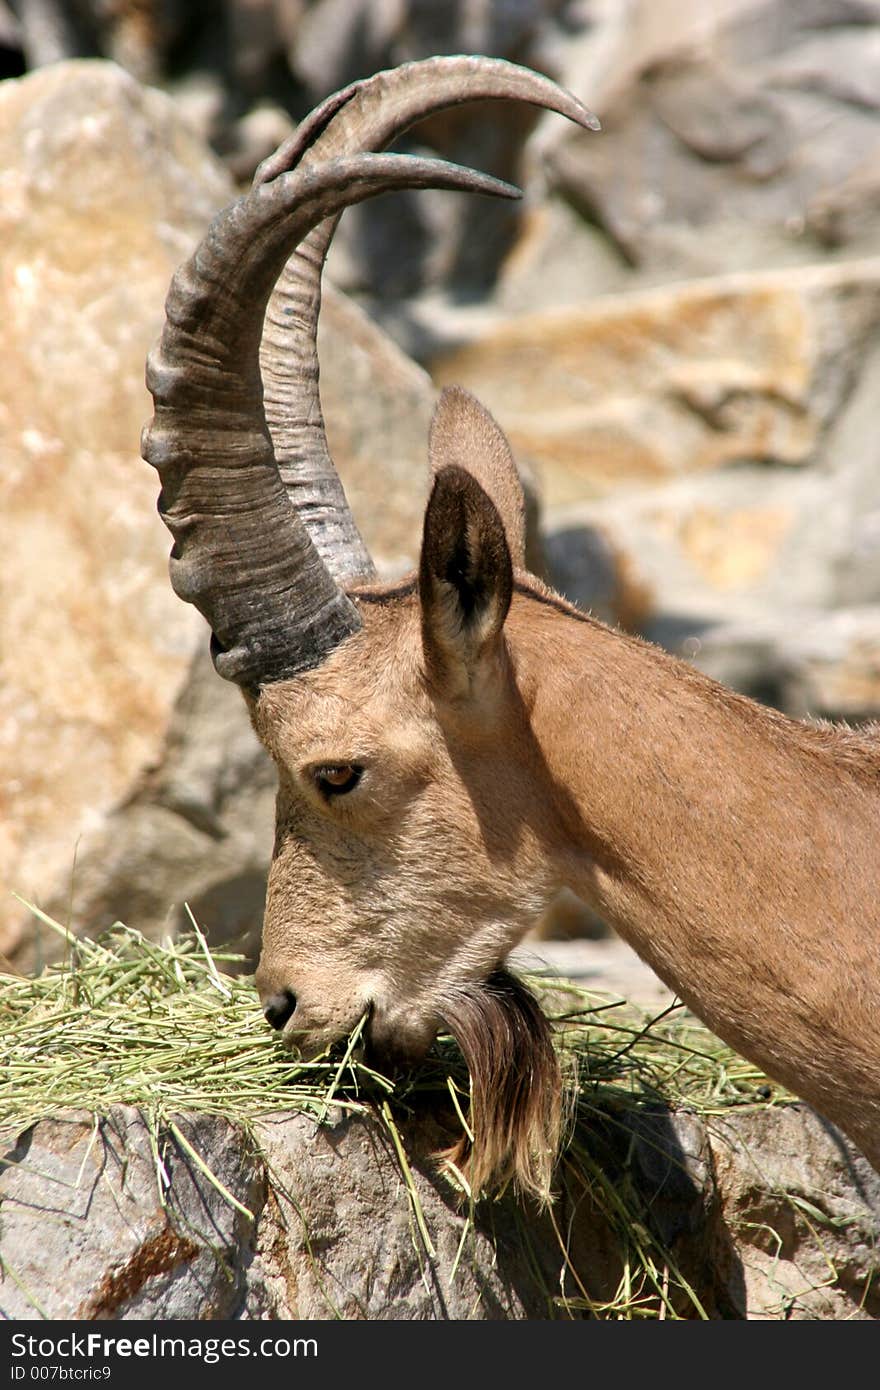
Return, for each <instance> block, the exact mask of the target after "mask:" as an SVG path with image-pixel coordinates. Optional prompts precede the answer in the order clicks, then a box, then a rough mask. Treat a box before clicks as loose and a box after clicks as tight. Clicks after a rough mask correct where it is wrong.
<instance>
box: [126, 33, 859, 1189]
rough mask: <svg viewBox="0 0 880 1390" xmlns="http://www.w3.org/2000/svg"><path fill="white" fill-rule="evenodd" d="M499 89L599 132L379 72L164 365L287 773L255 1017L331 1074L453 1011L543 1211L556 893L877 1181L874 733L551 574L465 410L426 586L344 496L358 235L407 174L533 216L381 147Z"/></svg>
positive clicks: (247, 219)
mask: <svg viewBox="0 0 880 1390" xmlns="http://www.w3.org/2000/svg"><path fill="white" fill-rule="evenodd" d="M485 98H512V99H516V100H523V101H528V102H532V103H534V104H537V105H539V106H543V107H547V108H550V109H552V110H554V111H557V112H560V113H562V114H564V115H565V116H567V117H569V118H570V119H572V120H573V121H576V122H578V123H579V124H580V125H581V126H584V127H586V128H588V129H596V128H598V122H597V121H596V120H595V118H594V117H592V116H591V115H590V113H589V112H588V111H587V110H586V109H585V108H584V107H583V106H582V105H581V104H580V103H579V102H578V101H577V100H576V99H575V98H574V97H572V96H571V95H570V94H568V93H566V92H563V91H562V90H561V89H560V88H558V87H557V86H556V85H555V84H554V83H552V82H550V81H549V80H548V79H546V78H544V77H541V76H538V75H537V74H535V73H532V72H529V71H528V70H526V69H523V68H518V67H516V66H513V65H510V64H507V63H503V62H500V61H495V60H490V59H486V58H471V57H455V58H437V59H431V60H429V61H426V62H420V63H414V64H409V65H406V66H404V67H401V68H398V69H395V70H393V71H390V72H385V73H380V74H379V75H377V76H375V77H373V78H371V79H369V80H367V81H363V82H357V83H355V84H354V85H353V86H351V87H348V88H346V89H345V90H344V91H342V92H340V93H338V94H337V95H335V96H332V97H330V98H329V99H328V100H327V101H326V102H324V103H323V104H322V105H321V106H320V107H318V108H317V109H316V110H315V111H314V112H313V113H312V114H311V115H310V116H309V117H308V118H307V119H306V120H305V121H303V122H302V124H301V125H300V126H299V128H298V129H297V131H296V133H295V135H294V136H293V137H291V139H290V140H289V141H288V142H287V143H286V144H284V145H283V146H282V147H281V148H280V149H279V150H278V151H277V153H276V154H275V155H274V156H272V157H271V158H270V159H269V160H267V161H266V163H265V164H264V165H263V166H261V168H260V169H259V170H258V172H257V176H256V179H255V182H254V187H253V189H252V191H251V192H250V193H249V194H248V195H247V196H246V197H243V198H242V199H240V200H239V201H237V202H236V203H234V204H233V205H232V206H231V207H230V208H228V209H227V210H226V211H225V212H223V213H221V214H220V215H219V216H218V217H217V218H216V219H215V221H214V223H213V224H212V226H211V228H210V229H209V231H208V233H207V235H206V237H205V239H204V241H203V242H202V243H201V245H200V246H199V248H198V250H197V251H196V252H195V255H194V256H193V257H192V259H191V260H190V261H189V262H188V263H187V264H186V265H185V266H183V268H182V269H180V270H179V271H178V272H177V274H176V275H175V277H174V280H173V282H172V286H171V290H170V293H169V297H168V301H167V322H166V326H165V329H164V332H163V336H162V338H161V341H160V343H159V345H158V346H157V348H156V349H155V350H154V351H153V352H152V354H151V356H150V359H149V363H148V384H149V387H150V389H151V391H152V393H153V396H154V399H155V416H154V419H153V421H152V423H151V425H150V426H149V427H148V429H147V431H146V433H145V437H144V456H145V458H147V459H148V460H149V462H150V463H152V464H154V465H155V467H156V468H157V469H158V470H159V472H160V474H161V481H162V491H161V496H160V500H159V508H160V511H161V514H162V516H163V518H164V520H165V522H166V523H167V525H168V526H169V528H170V530H171V531H172V533H173V536H174V546H173V550H172V558H171V579H172V583H173V586H174V588H175V590H176V592H177V593H178V594H179V595H180V597H181V598H183V599H186V600H187V601H189V602H191V603H194V604H196V605H197V607H198V608H199V609H200V611H201V612H202V614H203V615H204V616H205V618H206V619H207V621H208V623H209V624H210V627H211V629H212V634H213V635H212V652H213V657H214V662H215V665H216V668H217V670H218V672H219V673H220V675H221V676H224V677H226V678H227V679H228V680H231V681H235V682H236V683H237V684H238V685H239V686H240V688H241V690H242V692H243V694H244V698H245V700H246V701H247V704H248V708H249V710H250V714H251V718H252V720H253V724H254V727H255V729H256V731H257V734H258V735H259V737H260V739H261V740H262V741H263V743H264V744H265V746H266V748H267V749H268V750H269V752H270V753H271V755H272V757H273V759H274V761H275V763H276V765H277V769H278V777H279V788H278V800H277V824H276V835H275V846H274V854H273V859H272V865H271V869H270V873H269V881H268V892H267V902H266V911H265V923H264V930H263V941H262V954H261V959H260V963H259V968H258V972H257V984H258V988H259V990H260V994H261V997H262V1000H263V1005H264V1010H265V1015H266V1018H267V1019H268V1021H269V1023H270V1024H272V1026H273V1027H275V1028H279V1029H281V1028H283V1030H284V1034H285V1037H287V1038H290V1039H291V1040H292V1041H293V1042H295V1043H296V1044H298V1045H299V1046H300V1048H301V1049H302V1051H303V1053H304V1055H306V1056H310V1055H314V1054H315V1053H316V1052H317V1051H318V1050H320V1049H323V1048H325V1047H326V1046H328V1045H329V1044H331V1043H333V1042H334V1041H335V1040H338V1039H340V1038H342V1037H344V1036H346V1035H347V1034H348V1033H349V1032H350V1030H351V1029H352V1028H353V1026H354V1025H355V1024H356V1023H357V1022H358V1020H359V1019H361V1018H362V1017H363V1016H364V1015H365V1014H368V1016H369V1020H368V1023H367V1025H366V1036H367V1037H368V1039H369V1046H370V1047H371V1048H372V1050H373V1052H374V1053H375V1055H376V1056H377V1057H378V1058H379V1059H380V1060H384V1061H386V1062H389V1063H390V1062H392V1061H397V1062H406V1063H414V1062H417V1061H418V1060H419V1059H420V1058H421V1057H422V1056H423V1055H424V1053H425V1052H426V1050H427V1049H428V1048H429V1046H430V1045H431V1042H432V1040H433V1039H434V1037H435V1035H436V1034H437V1032H438V1030H439V1029H440V1027H441V1026H442V1025H446V1026H447V1027H449V1028H450V1029H451V1030H452V1031H453V1033H454V1034H455V1035H456V1036H457V1037H458V1039H459V1041H460V1043H461V1046H462V1050H463V1052H464V1054H465V1057H466V1059H467V1061H468V1063H469V1065H470V1069H471V1077H472V1110H473V1119H474V1128H475V1131H476V1138H475V1140H474V1144H473V1146H472V1147H471V1146H469V1145H468V1144H467V1143H466V1142H465V1141H463V1142H462V1145H461V1146H459V1148H458V1149H457V1150H456V1151H455V1152H454V1154H453V1157H454V1159H455V1161H456V1162H457V1163H458V1164H459V1165H461V1164H463V1163H465V1162H468V1163H469V1165H470V1168H469V1171H470V1178H471V1182H472V1184H473V1185H474V1186H475V1187H477V1188H480V1187H481V1186H483V1185H484V1184H485V1183H487V1182H490V1181H502V1180H504V1179H506V1178H509V1177H511V1176H513V1178H514V1179H515V1180H516V1181H517V1182H518V1183H519V1184H520V1186H521V1187H523V1188H524V1189H530V1190H533V1191H538V1192H546V1190H547V1186H548V1181H549V1174H550V1172H551V1169H552V1164H553V1158H554V1152H553V1151H554V1144H555V1142H556V1138H557V1131H558V1126H559V1098H558V1086H559V1078H558V1071H557V1068H556V1064H555V1061H554V1056H553V1050H552V1047H551V1046H550V1043H549V1029H548V1026H547V1024H546V1022H545V1020H544V1018H543V1016H542V1014H541V1011H540V1010H539V1009H538V1007H537V1005H536V1004H535V1001H534V1000H533V999H532V997H531V996H530V995H529V993H528V992H527V991H526V990H525V989H524V988H523V987H522V986H521V985H520V984H519V983H518V982H517V981H516V980H514V978H513V977H512V976H511V975H509V974H508V973H507V972H506V971H505V969H504V961H505V958H506V956H507V955H508V953H509V951H510V950H511V949H512V948H513V947H514V946H515V945H516V944H517V943H518V942H519V941H520V940H521V938H522V936H523V934H524V933H525V931H526V930H527V928H528V927H529V926H530V924H531V923H532V922H533V921H534V919H535V918H536V916H537V914H538V913H539V912H540V911H541V909H542V908H543V907H544V905H545V904H546V903H547V902H548V900H549V899H550V898H551V897H552V896H553V895H554V894H555V893H556V892H557V891H558V890H559V888H560V887H561V886H563V885H567V886H568V887H570V888H571V889H573V890H574V892H575V893H577V894H578V895H579V896H580V897H581V898H583V899H584V900H585V901H586V902H587V903H588V904H590V905H591V906H592V907H593V908H594V909H595V910H596V911H597V912H598V913H599V914H600V915H601V916H602V917H603V918H604V919H605V920H606V921H608V922H609V923H611V924H612V926H613V927H615V928H616V929H617V931H618V932H619V933H620V934H621V935H622V936H623V937H624V938H625V939H626V940H627V941H629V942H630V943H631V944H632V946H633V947H634V948H635V950H636V951H637V952H638V953H639V955H640V956H642V957H643V958H644V959H645V960H646V961H647V962H648V963H649V964H650V965H651V966H652V967H653V969H654V970H655V971H656V972H657V974H658V975H659V976H660V977H661V978H662V979H663V980H664V981H665V982H666V983H667V985H668V986H669V987H670V988H671V989H673V990H674V991H676V993H677V994H678V995H680V996H681V998H682V999H683V1000H684V1001H685V1003H686V1004H688V1005H689V1006H690V1008H691V1009H692V1010H693V1011H694V1012H695V1013H696V1014H697V1015H698V1016H699V1017H700V1018H702V1019H703V1020H704V1021H705V1022H706V1023H707V1024H708V1026H709V1027H710V1028H712V1029H713V1030H714V1031H715V1032H716V1033H717V1034H718V1035H719V1036H720V1037H721V1038H723V1039H725V1040H726V1041H727V1042H728V1043H730V1044H731V1045H732V1046H733V1047H734V1048H736V1049H738V1050H739V1051H740V1052H741V1053H742V1054H743V1055H744V1056H745V1057H747V1058H749V1059H751V1060H752V1061H753V1062H755V1063H756V1064H758V1065H759V1066H760V1067H761V1068H763V1069H764V1070H765V1071H766V1072H767V1073H768V1074H769V1075H770V1076H771V1077H773V1078H776V1079H777V1080H778V1081H779V1082H782V1083H784V1084H785V1085H786V1086H788V1087H789V1088H791V1090H793V1091H794V1092H795V1093H797V1094H798V1095H799V1096H801V1097H803V1098H804V1099H806V1100H807V1101H808V1102H810V1103H811V1104H812V1105H814V1106H815V1107H816V1108H817V1109H818V1110H819V1111H820V1112H821V1113H822V1114H823V1115H824V1116H826V1117H827V1118H828V1119H829V1120H832V1121H834V1122H836V1123H838V1124H839V1125H840V1126H842V1128H843V1129H844V1130H845V1131H846V1132H847V1133H848V1134H849V1136H850V1137H851V1138H852V1139H853V1140H854V1141H855V1142H856V1143H857V1144H858V1145H860V1146H861V1148H862V1150H863V1151H864V1153H865V1154H866V1155H867V1156H868V1158H869V1159H870V1160H871V1161H872V1162H873V1163H874V1164H875V1165H878V1166H880V739H878V733H877V731H876V730H873V731H872V730H870V729H866V730H864V731H861V732H856V731H852V730H850V729H847V728H835V727H829V726H814V725H811V724H808V723H800V722H795V721H793V720H790V719H788V718H785V717H784V716H783V715H781V714H779V713H777V712H774V711H771V710H770V709H767V708H763V707H761V706H759V705H758V704H755V703H753V702H752V701H750V700H748V699H745V698H743V697H741V696H739V695H738V694H735V693H733V692H731V691H730V690H728V689H726V688H724V687H723V686H721V685H719V684H717V683H716V682H714V681H712V680H710V679H708V678H707V677H706V676H704V675H702V674H700V673H699V672H698V671H696V670H695V669H693V668H692V667H690V666H689V665H687V664H685V663H683V662H681V661H679V660H677V659H675V658H673V657H671V656H670V655H668V654H666V653H664V652H663V651H661V650H659V649H658V648H656V647H654V646H651V645H649V644H647V643H645V642H643V641H641V640H639V639H637V638H634V637H630V636H627V635H625V634H623V633H621V632H619V631H616V630H612V629H611V628H609V627H606V626H603V624H602V623H600V622H597V621H595V620H594V619H592V618H591V617H589V616H587V615H586V614H584V613H583V612H581V611H579V610H578V609H576V608H575V607H573V606H572V605H570V604H569V603H567V602H566V601H564V600H563V599H562V598H561V597H559V596H557V595H556V594H554V593H553V592H551V591H550V590H549V589H548V588H546V587H545V586H544V584H543V583H542V582H540V581H539V580H538V579H536V578H535V577H533V576H532V575H530V574H529V573H527V572H526V571H525V568H524V537H523V531H524V523H523V497H522V491H521V488H520V484H519V479H518V475H517V471H516V467H515V465H514V462H513V460H512V457H511V452H510V449H509V447H508V444H507V442H506V440H505V438H504V436H503V434H502V433H501V431H500V429H499V428H498V426H497V425H496V424H495V422H494V421H493V420H492V418H491V417H490V416H489V415H488V413H487V412H486V411H485V410H484V409H482V407H481V406H480V405H479V404H478V403H477V402H476V401H475V400H474V399H473V398H472V397H471V396H470V395H469V394H468V393H467V392H465V391H463V390H461V389H456V388H452V389H450V390H447V391H446V392H444V393H443V395H442V396H441V399H440V402H439V405H438V408H437V411H436V414H435V417H434V421H433V425H432V429H431V435H430V445H429V452H430V464H431V468H432V471H433V487H432V490H431V493H430V498H429V501H428V503H427V509H426V513H425V521H424V534H423V539H422V548H421V557H420V561H419V566H418V572H417V574H416V575H414V576H413V577H412V578H411V579H409V580H407V581H405V582H402V583H394V584H383V583H380V582H378V581H377V578H376V574H375V570H374V568H373V565H372V563H371V560H370V558H369V555H368V554H367V551H366V549H365V547H364V544H363V542H362V540H361V538H360V536H359V534H358V532H357V529H356V527H355V525H354V522H353V520H352V517H351V514H350V512H349V509H348V507H347V504H346V501H345V497H344V494H343V491H342V487H341V485H340V483H339V480H338V478H337V475H336V472H335V470H334V467H333V464H332V461H331V459H330V456H329V452H328V448H327V443H326V439H325V433H324V426H323V420H322V416H321V410H320V404H319V396H318V366H317V357H316V348H315V335H316V326H317V315H318V309H319V303H320V278H321V270H322V266H323V261H324V257H325V254H326V251H327V247H328V244H329V242H330V238H331V236H332V233H333V229H334V226H335V222H336V220H337V217H338V214H339V213H340V211H341V209H342V208H343V207H345V206H347V205H349V204H353V203H356V202H359V201H360V200H361V199H364V198H367V197H368V196H370V195H372V194H377V193H381V192H384V191H386V190H389V189H399V188H403V187H413V188H416V187H426V186H436V187H443V188H452V189H470V190H476V191H479V192H483V193H494V194H501V195H506V196H510V195H515V194H516V190H513V189H511V188H510V187H509V186H507V185H501V184H499V183H497V182H496V181H494V180H492V179H490V178H487V177H483V176H481V175H477V174H475V173H473V172H472V171H469V170H463V169H460V168H458V167H456V166H452V165H448V164H444V163H442V162H440V161H435V160H428V159H418V158H414V157H408V156H402V155H397V156H393V155H387V154H380V153H374V152H372V151H374V150H376V149H380V150H381V149H384V148H385V146H386V145H387V144H388V143H389V142H390V140H391V139H392V138H393V137H394V136H395V135H396V134H398V133H399V132H401V131H403V130H404V129H405V128H407V127H408V126H410V125H411V124H412V123H413V122H415V121H416V120H418V119H420V118H421V117H423V116H425V115H427V114H429V113H431V112H433V111H435V110H438V109H440V108H442V107H445V106H449V105H452V104H455V103H459V102H462V101H465V100H472V99H485ZM264 319H265V324H264Z"/></svg>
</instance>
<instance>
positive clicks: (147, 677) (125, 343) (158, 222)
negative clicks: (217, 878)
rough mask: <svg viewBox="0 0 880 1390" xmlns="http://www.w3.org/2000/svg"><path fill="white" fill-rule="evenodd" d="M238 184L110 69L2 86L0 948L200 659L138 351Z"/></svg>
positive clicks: (151, 99) (159, 106) (153, 737)
mask: <svg viewBox="0 0 880 1390" xmlns="http://www.w3.org/2000/svg"><path fill="white" fill-rule="evenodd" d="M228 196H229V183H228V180H227V177H226V175H225V174H224V173H223V171H222V169H221V168H220V166H219V164H217V163H216V161H214V159H213V158H212V157H211V156H210V155H209V154H208V152H207V151H206V150H205V148H204V147H203V146H202V145H201V144H200V143H198V142H197V141H196V140H195V139H194V138H193V137H192V136H191V135H190V134H189V132H188V130H187V128H186V126H185V125H184V123H183V122H182V121H181V119H180V117H179V116H178V114H177V113H176V111H175V108H174V106H173V105H172V103H171V102H170V101H169V100H168V99H167V98H166V97H164V96H162V95H161V94H160V93H158V92H153V91H148V90H146V89H144V88H141V87H140V86H138V84H137V83H135V82H134V81H133V80H132V79H131V78H130V77H128V76H127V75H126V74H124V73H123V72H122V71H121V70H120V69H118V68H116V67H114V66H112V65H110V64H102V63H73V64H67V63H65V64H59V65H57V66H53V67H49V68H46V69H44V70H42V71H40V72H37V73H35V74H33V75H31V76H29V77H27V78H24V79H22V80H21V81H16V82H7V83H4V84H3V86H2V88H0V363H2V387H0V476H2V478H3V484H4V506H3V509H2V516H0V594H2V598H0V663H2V676H0V825H2V831H0V885H2V888H0V891H2V895H3V902H2V908H0V949H8V948H9V946H10V930H9V923H10V918H11V917H12V916H14V915H15V914H14V913H13V911H12V910H13V909H14V908H15V904H14V903H11V902H10V899H9V896H8V894H9V890H10V889H13V888H14V889H16V890H17V891H19V892H21V893H23V894H26V895H27V894H30V893H33V892H37V891H39V890H40V888H41V887H42V886H43V885H44V884H45V882H46V880H47V877H48V876H49V874H50V871H54V872H55V873H56V874H61V873H63V872H65V869H66V870H67V871H69V870H70V868H71V867H72V863H73V856H74V853H75V848H76V843H77V839H78V837H79V835H80V834H81V833H82V832H83V831H84V830H85V829H87V828H88V826H89V824H90V823H91V822H92V821H93V820H94V817H95V815H96V813H97V812H98V810H99V809H103V808H104V807H106V806H107V805H109V804H111V803H112V802H113V801H114V800H115V799H116V798H117V797H118V796H119V795H120V794H121V793H122V792H123V791H124V790H125V788H126V786H127V785H128V783H129V781H130V779H131V777H132V774H133V772H134V771H135V770H136V769H138V768H140V767H142V766H143V765H144V764H145V763H146V762H148V761H150V759H151V758H153V757H154V756H155V755H156V753H157V752H158V749H159V747H160V745H161V740H162V736H163V733H164V729H165V725H166V722H167V717H168V712H169V709H170V706H171V701H172V700H173V697H174V694H175V692H176V690H177V687H178V685H179V683H180V680H181V678H182V675H183V672H184V670H185V667H186V663H187V660H188V655H189V650H190V647H191V644H192V640H193V635H194V632H195V631H196V628H197V625H198V624H199V619H198V618H197V617H196V615H195V614H194V613H193V611H192V610H189V609H186V608H184V606H183V605H181V604H180V603H178V602H176V600H175V599H174V596H173V594H172V593H171V590H170V587H169V585H168V582H167V556H168V539H167V536H166V534H165V531H164V528H163V527H162V525H161V523H160V522H159V519H158V517H157V516H156V509H155V506H156V495H157V487H156V480H155V475H154V474H153V472H152V470H151V469H150V468H148V467H147V466H146V465H145V464H144V463H143V462H142V460H141V459H140V456H139V438H140V430H141V427H142V425H143V423H144V421H145V420H146V419H147V418H148V416H149V413H150V403H149V397H148V395H147V392H146V389H145V387H144V384H143V376H144V357H145V353H146V350H147V348H148V347H149V345H150V343H151V342H152V340H153V339H154V338H155V336H156V335H157V333H158V331H159V328H160V326H161V322H162V305H163V301H164V296H165V292H166V289H167V285H168V281H169V279H170V276H171V273H172V271H173V269H174V267H175V266H176V265H177V263H178V262H179V261H180V260H181V259H182V258H183V256H184V255H185V254H186V252H187V250H188V249H189V248H190V247H191V245H192V243H193V240H194V238H195V236H196V235H197V233H198V232H199V231H200V230H201V229H202V228H203V226H204V225H205V223H206V221H207V220H208V218H209V217H210V215H211V214H212V212H213V210H214V209H215V208H216V207H217V206H218V205H219V204H221V203H222V202H223V201H225V200H226V198H227V197H228ZM15 930H17V929H13V936H14V934H15Z"/></svg>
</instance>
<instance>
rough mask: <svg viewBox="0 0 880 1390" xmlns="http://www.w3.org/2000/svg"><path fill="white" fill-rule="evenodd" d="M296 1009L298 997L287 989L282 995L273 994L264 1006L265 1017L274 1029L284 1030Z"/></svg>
mask: <svg viewBox="0 0 880 1390" xmlns="http://www.w3.org/2000/svg"><path fill="white" fill-rule="evenodd" d="M295 1008H296V995H295V994H294V993H293V991H292V990H289V989H285V990H284V991H283V992H282V993H281V994H271V995H270V996H269V998H268V999H267V1000H266V1002H265V1004H264V1005H263V1016H264V1018H265V1019H266V1022H267V1023H271V1025H272V1027H273V1028H283V1027H284V1025H285V1023H286V1022H287V1020H288V1019H289V1018H290V1017H291V1015H292V1014H293V1011H294V1009H295Z"/></svg>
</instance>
